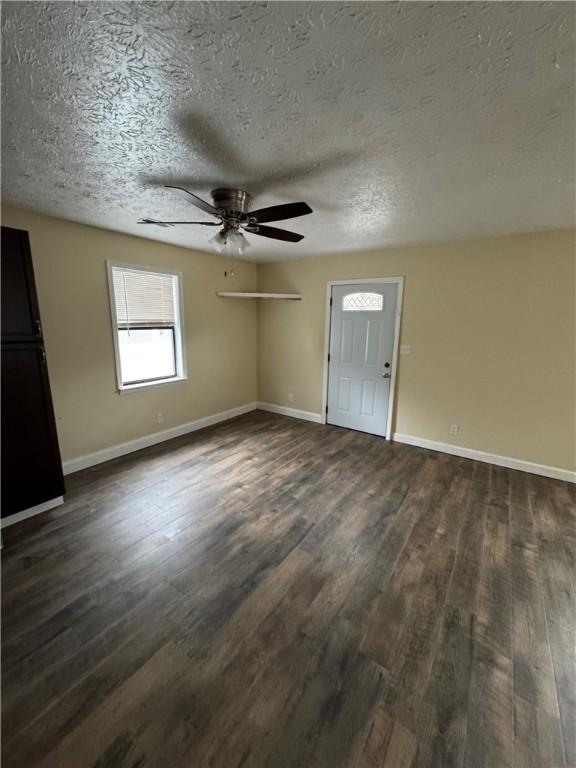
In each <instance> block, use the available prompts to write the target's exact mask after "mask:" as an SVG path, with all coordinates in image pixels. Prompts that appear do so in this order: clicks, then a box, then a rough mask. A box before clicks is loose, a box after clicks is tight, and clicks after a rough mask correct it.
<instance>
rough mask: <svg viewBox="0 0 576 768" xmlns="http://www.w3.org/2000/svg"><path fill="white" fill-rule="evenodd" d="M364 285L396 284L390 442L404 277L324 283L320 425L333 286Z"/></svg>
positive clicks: (324, 402)
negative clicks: (324, 304)
mask: <svg viewBox="0 0 576 768" xmlns="http://www.w3.org/2000/svg"><path fill="white" fill-rule="evenodd" d="M365 283H372V284H374V285H378V283H380V284H381V283H396V284H397V285H398V292H397V297H396V315H395V317H396V319H395V322H394V350H393V353H392V370H391V372H390V378H391V381H390V393H389V397H388V420H387V423H386V440H392V419H393V417H394V403H395V398H396V372H397V368H398V342H399V340H400V321H401V319H402V295H403V293H404V277H358V278H354V279H353V280H328V282H327V283H326V317H325V322H324V362H323V365H322V423H323V424H326V406H327V404H328V352H329V350H330V319H331V311H330V298H331V296H332V286H333V285H360V284H365Z"/></svg>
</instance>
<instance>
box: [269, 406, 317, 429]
mask: <svg viewBox="0 0 576 768" xmlns="http://www.w3.org/2000/svg"><path fill="white" fill-rule="evenodd" d="M258 409H259V410H261V411H269V412H270V413H279V414H280V415H281V416H292V418H293V419H304V421H314V422H315V423H316V424H323V423H324V419H323V418H322V414H320V413H313V412H312V411H299V410H297V409H296V408H287V407H286V406H285V405H274V404H273V403H258Z"/></svg>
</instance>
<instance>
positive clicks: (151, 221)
mask: <svg viewBox="0 0 576 768" xmlns="http://www.w3.org/2000/svg"><path fill="white" fill-rule="evenodd" d="M136 223H137V224H156V225H157V226H159V227H172V226H174V225H173V223H172V222H170V221H156V219H139V220H138V221H137V222H136Z"/></svg>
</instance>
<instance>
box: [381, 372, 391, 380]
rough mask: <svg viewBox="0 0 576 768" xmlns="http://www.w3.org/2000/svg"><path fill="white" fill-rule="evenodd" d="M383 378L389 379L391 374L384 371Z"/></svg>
mask: <svg viewBox="0 0 576 768" xmlns="http://www.w3.org/2000/svg"><path fill="white" fill-rule="evenodd" d="M382 378H383V379H389V378H390V374H389V373H383V374H382Z"/></svg>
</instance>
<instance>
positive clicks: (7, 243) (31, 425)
mask: <svg viewBox="0 0 576 768" xmlns="http://www.w3.org/2000/svg"><path fill="white" fill-rule="evenodd" d="M1 263H2V517H6V516H8V515H12V514H14V513H16V512H21V511H22V510H25V509H29V508H30V507H34V506H37V505H38V504H42V503H44V502H46V501H50V500H51V499H54V498H57V497H58V496H62V495H63V494H64V478H63V475H62V462H61V460H60V450H59V447H58V437H57V434H56V423H55V419H54V409H53V406H52V395H51V393H50V382H49V379H48V368H47V364H46V353H45V351H44V345H43V343H42V326H41V322H40V312H39V309H38V299H37V296H36V286H35V283H34V271H33V267H32V257H31V254H30V246H29V242H28V233H27V232H23V231H20V230H16V229H10V228H8V227H2V252H1Z"/></svg>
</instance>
